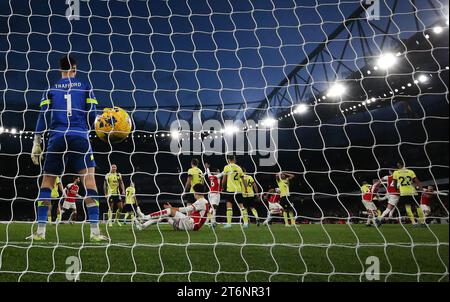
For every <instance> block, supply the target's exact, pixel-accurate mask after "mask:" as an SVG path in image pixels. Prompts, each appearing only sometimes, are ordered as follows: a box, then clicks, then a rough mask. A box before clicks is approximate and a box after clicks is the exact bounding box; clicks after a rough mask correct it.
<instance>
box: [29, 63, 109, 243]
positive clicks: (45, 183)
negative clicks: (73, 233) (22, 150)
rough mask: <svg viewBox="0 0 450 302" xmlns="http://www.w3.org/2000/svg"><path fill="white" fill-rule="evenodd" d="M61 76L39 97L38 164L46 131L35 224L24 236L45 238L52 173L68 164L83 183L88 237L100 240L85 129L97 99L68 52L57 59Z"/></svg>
mask: <svg viewBox="0 0 450 302" xmlns="http://www.w3.org/2000/svg"><path fill="white" fill-rule="evenodd" d="M59 63H60V64H59V65H60V70H61V79H60V80H59V81H58V82H56V83H55V84H53V85H52V86H51V87H50V89H48V90H47V91H46V92H45V93H44V96H43V98H42V100H41V103H40V108H41V111H40V113H39V117H38V121H37V125H36V131H35V136H34V142H33V148H32V150H31V159H32V160H33V163H34V164H35V165H39V163H40V160H41V157H42V154H43V150H42V147H41V143H42V137H43V135H44V133H45V132H47V133H48V134H49V139H48V143H47V145H46V146H47V150H46V156H45V161H44V167H43V171H44V172H43V177H42V183H41V186H40V191H39V197H38V199H37V211H36V212H37V217H36V218H37V222H38V228H37V231H36V233H35V234H32V235H31V236H29V237H27V239H28V240H45V231H46V223H47V210H48V207H49V205H50V203H51V191H52V188H53V186H54V184H55V179H56V177H58V176H60V175H62V174H63V173H64V172H65V171H64V170H65V168H66V167H67V168H72V169H73V170H74V171H75V172H76V173H78V175H80V177H81V178H82V181H83V183H84V185H85V187H86V193H87V194H86V195H87V196H86V199H85V203H86V207H87V214H88V215H87V216H88V219H89V222H90V229H91V236H90V238H91V240H92V241H103V240H108V238H107V237H105V236H103V235H101V234H100V229H99V226H98V218H99V203H98V200H97V199H98V191H97V184H96V182H95V161H94V154H93V152H92V148H91V144H90V141H89V131H90V130H91V129H93V128H94V127H93V125H94V122H95V117H96V110H97V107H96V105H97V100H96V99H95V96H94V92H93V90H92V87H91V86H90V85H89V84H88V83H85V82H84V81H81V80H79V79H78V78H76V74H77V63H76V61H75V59H74V58H73V57H71V56H70V55H65V56H64V57H62V58H61V60H60V62H59Z"/></svg>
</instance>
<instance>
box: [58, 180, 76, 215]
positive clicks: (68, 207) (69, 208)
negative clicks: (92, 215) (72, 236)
mask: <svg viewBox="0 0 450 302" xmlns="http://www.w3.org/2000/svg"><path fill="white" fill-rule="evenodd" d="M80 182H81V179H80V177H78V176H75V177H74V179H73V183H71V184H68V185H67V187H66V188H65V189H64V196H65V197H66V198H65V199H64V203H63V206H62V208H61V217H62V221H64V220H65V219H64V214H66V213H68V214H69V219H68V221H69V222H73V221H75V220H76V217H77V204H76V201H77V198H81V196H80V195H78V191H79V190H80V187H79V183H80ZM66 216H67V215H66Z"/></svg>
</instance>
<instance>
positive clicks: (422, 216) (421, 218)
mask: <svg viewBox="0 0 450 302" xmlns="http://www.w3.org/2000/svg"><path fill="white" fill-rule="evenodd" d="M417 215H418V216H419V223H420V224H425V214H424V213H423V210H422V208H417Z"/></svg>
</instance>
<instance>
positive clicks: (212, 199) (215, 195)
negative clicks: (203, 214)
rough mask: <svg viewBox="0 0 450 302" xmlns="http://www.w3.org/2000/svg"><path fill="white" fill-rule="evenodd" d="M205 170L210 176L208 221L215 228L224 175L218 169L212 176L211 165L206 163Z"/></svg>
mask: <svg viewBox="0 0 450 302" xmlns="http://www.w3.org/2000/svg"><path fill="white" fill-rule="evenodd" d="M205 168H206V175H207V176H208V180H209V194H208V201H209V204H210V206H211V208H210V211H209V215H208V219H209V220H210V222H211V224H210V226H211V227H212V228H214V227H216V226H217V223H216V211H217V208H218V207H219V203H220V192H221V187H220V179H221V178H222V177H223V173H220V170H219V169H217V170H216V173H215V174H212V173H211V171H210V169H209V168H210V165H209V163H205Z"/></svg>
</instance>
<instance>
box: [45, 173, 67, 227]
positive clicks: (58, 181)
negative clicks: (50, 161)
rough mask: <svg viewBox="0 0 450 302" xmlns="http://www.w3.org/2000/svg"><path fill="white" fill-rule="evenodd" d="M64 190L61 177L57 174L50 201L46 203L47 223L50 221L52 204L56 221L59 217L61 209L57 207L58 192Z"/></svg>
mask: <svg viewBox="0 0 450 302" xmlns="http://www.w3.org/2000/svg"><path fill="white" fill-rule="evenodd" d="M60 191H61V192H64V188H63V186H62V183H61V179H60V178H59V177H58V176H57V177H56V179H55V185H54V186H53V189H52V195H51V196H52V202H51V203H49V205H48V212H47V221H48V222H49V223H51V222H52V208H53V204H56V221H57V222H58V221H59V220H60V219H61V209H60V207H59V197H60V196H59V192H60Z"/></svg>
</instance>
